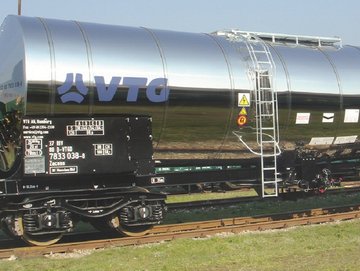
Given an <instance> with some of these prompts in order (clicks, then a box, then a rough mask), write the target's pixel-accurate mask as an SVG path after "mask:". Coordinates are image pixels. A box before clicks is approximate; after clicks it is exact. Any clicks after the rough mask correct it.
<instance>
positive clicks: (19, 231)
mask: <svg viewBox="0 0 360 271" xmlns="http://www.w3.org/2000/svg"><path fill="white" fill-rule="evenodd" d="M6 224H7V225H6V226H5V227H4V229H3V230H4V232H5V233H7V234H8V235H9V236H11V237H12V238H14V239H22V240H23V241H25V242H26V243H28V244H29V245H32V246H49V245H52V244H55V243H56V242H58V241H59V240H60V239H61V237H62V235H63V234H62V233H44V234H36V235H34V234H31V233H28V232H25V230H24V225H23V220H22V217H21V216H17V217H16V219H12V221H11V222H10V223H6ZM15 229H16V230H15Z"/></svg>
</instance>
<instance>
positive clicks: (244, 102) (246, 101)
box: [238, 93, 250, 107]
mask: <svg viewBox="0 0 360 271" xmlns="http://www.w3.org/2000/svg"><path fill="white" fill-rule="evenodd" d="M238 106H239V107H249V106H250V93H238Z"/></svg>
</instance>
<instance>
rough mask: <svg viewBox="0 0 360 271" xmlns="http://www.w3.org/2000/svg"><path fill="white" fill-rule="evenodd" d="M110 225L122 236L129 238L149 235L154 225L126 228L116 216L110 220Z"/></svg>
mask: <svg viewBox="0 0 360 271" xmlns="http://www.w3.org/2000/svg"><path fill="white" fill-rule="evenodd" d="M109 225H110V226H111V227H112V228H113V229H114V230H115V231H116V232H118V233H120V234H121V235H122V236H128V237H139V236H144V235H146V234H148V233H149V232H150V231H151V229H152V228H153V227H154V226H153V225H141V226H125V225H122V224H121V221H120V218H119V216H118V215H114V216H113V217H112V218H111V219H110V220H109Z"/></svg>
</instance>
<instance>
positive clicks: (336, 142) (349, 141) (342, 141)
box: [334, 135, 357, 144]
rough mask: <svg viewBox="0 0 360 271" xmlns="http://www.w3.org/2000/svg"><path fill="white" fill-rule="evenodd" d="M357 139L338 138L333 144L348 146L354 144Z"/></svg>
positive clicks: (352, 137) (350, 137) (354, 137)
mask: <svg viewBox="0 0 360 271" xmlns="http://www.w3.org/2000/svg"><path fill="white" fill-rule="evenodd" d="M356 139H357V136H356V135H354V136H338V137H337V138H336V139H335V141H334V144H348V143H354V142H355V141H356Z"/></svg>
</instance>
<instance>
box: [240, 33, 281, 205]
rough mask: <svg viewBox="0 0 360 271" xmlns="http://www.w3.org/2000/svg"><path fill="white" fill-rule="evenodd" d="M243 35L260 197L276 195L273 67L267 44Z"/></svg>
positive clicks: (277, 122)
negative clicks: (249, 71) (251, 87)
mask: <svg viewBox="0 0 360 271" xmlns="http://www.w3.org/2000/svg"><path fill="white" fill-rule="evenodd" d="M245 37H246V38H247V42H246V46H247V48H248V50H249V55H250V58H251V60H252V64H253V77H254V78H253V79H254V81H255V105H256V136H257V143H258V145H259V147H260V152H259V156H260V160H261V188H262V197H263V198H267V197H277V196H278V180H277V176H278V172H277V155H279V152H277V150H278V149H279V146H278V143H279V121H278V119H279V118H278V103H277V95H276V92H275V90H274V80H273V77H274V73H275V69H276V67H275V63H274V60H273V58H272V55H271V53H270V50H269V47H268V45H267V44H266V43H265V42H264V41H263V40H262V39H260V38H258V37H257V36H256V35H247V36H245ZM269 190H270V191H269Z"/></svg>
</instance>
